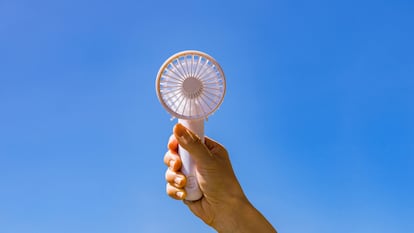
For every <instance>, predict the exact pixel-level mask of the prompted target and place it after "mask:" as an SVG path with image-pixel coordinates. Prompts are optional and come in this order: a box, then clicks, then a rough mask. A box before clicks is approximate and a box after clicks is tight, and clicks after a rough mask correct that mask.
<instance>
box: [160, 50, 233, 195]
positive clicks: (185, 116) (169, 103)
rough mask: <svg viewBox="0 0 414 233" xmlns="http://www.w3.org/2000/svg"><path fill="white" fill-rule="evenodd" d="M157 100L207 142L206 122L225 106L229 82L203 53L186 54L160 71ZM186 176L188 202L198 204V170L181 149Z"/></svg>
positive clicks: (180, 54)
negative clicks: (196, 201) (205, 137)
mask: <svg viewBox="0 0 414 233" xmlns="http://www.w3.org/2000/svg"><path fill="white" fill-rule="evenodd" d="M156 89H157V96H158V99H159V100H160V102H161V104H162V105H163V106H164V108H165V109H166V110H167V111H168V112H169V113H170V114H171V115H172V116H173V117H176V118H178V122H179V123H181V124H183V125H184V126H185V127H187V128H188V129H190V130H191V131H193V132H194V133H195V134H197V135H198V136H199V137H200V139H201V141H202V142H204V120H205V119H207V117H208V116H209V115H211V114H212V113H213V112H214V111H216V110H217V108H218V107H219V106H220V104H221V103H222V102H223V98H224V94H225V91H226V80H225V77H224V73H223V70H222V69H221V67H220V65H219V64H218V63H217V62H216V61H215V60H214V59H213V58H212V57H211V56H209V55H207V54H205V53H203V52H199V51H192V50H191V51H183V52H179V53H177V54H174V55H173V56H171V57H170V58H168V59H167V60H166V61H165V63H164V64H163V65H162V66H161V68H160V70H159V71H158V75H157V80H156ZM178 153H179V154H180V156H181V160H182V169H181V170H182V172H183V174H184V175H185V176H186V177H187V185H186V192H187V196H186V199H187V200H193V201H194V200H198V199H200V198H201V196H202V193H201V191H200V188H199V186H198V183H197V178H196V176H197V169H196V167H195V164H194V162H193V160H192V158H191V155H190V154H189V153H188V151H186V150H184V149H183V148H181V147H179V148H178Z"/></svg>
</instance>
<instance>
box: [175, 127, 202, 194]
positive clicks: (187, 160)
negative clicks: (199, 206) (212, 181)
mask: <svg viewBox="0 0 414 233" xmlns="http://www.w3.org/2000/svg"><path fill="white" fill-rule="evenodd" d="M178 123H181V124H182V125H183V126H185V127H186V128H188V129H189V130H191V131H192V132H193V133H195V134H197V136H198V137H200V139H201V142H203V143H204V119H201V120H183V119H178ZM178 154H179V155H180V157H181V161H182V167H181V172H182V173H183V174H184V175H185V176H186V178H187V184H186V186H185V191H186V193H187V195H186V197H185V199H186V200H189V201H196V200H199V199H201V197H202V196H203V193H202V192H201V190H200V187H199V185H198V180H197V168H196V165H195V161H194V159H193V158H192V157H191V154H190V153H189V152H188V151H186V150H185V149H184V148H182V147H181V146H178Z"/></svg>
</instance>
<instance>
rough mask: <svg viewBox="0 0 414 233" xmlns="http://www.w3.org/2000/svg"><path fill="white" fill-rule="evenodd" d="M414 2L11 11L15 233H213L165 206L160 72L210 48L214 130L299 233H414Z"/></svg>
mask: <svg viewBox="0 0 414 233" xmlns="http://www.w3.org/2000/svg"><path fill="white" fill-rule="evenodd" d="M413 12H414V2H412V1H403V0H393V1H369V0H363V1H353V0H351V1H327V0H325V1H319V0H317V1H301V0H293V1H278V0H277V1H270V0H269V1H266V0H257V1H218V0H212V1H189V0H187V1H150V0H142V1H128V0H118V1H97V0H96V1H80V0H72V1H68V0H66V1H65V0H64V1H52V0H49V1H46V0H38V1H29V0H0V232H2V233H39V232H41V233H74V232H76V233H91V232H97V233H98V232H99V233H115V232H116V233H133V232H151V233H164V232H177V233H178V232H179V233H190V232H191V233H194V232H199V233H207V232H214V231H213V230H212V229H211V228H209V227H207V226H205V225H204V224H203V223H202V222H201V221H200V220H198V219H197V218H196V217H195V216H193V215H192V214H191V213H190V211H189V210H188V209H187V208H186V206H185V205H183V204H182V203H181V202H179V201H174V200H172V199H170V198H169V197H168V196H167V195H166V194H165V180H164V172H165V169H166V167H165V166H164V164H163V156H164V153H165V152H166V144H167V140H168V137H169V136H170V134H171V131H172V127H173V125H174V124H175V122H176V121H171V120H170V117H171V116H170V115H169V114H168V113H167V112H166V111H165V110H164V109H163V108H162V106H161V104H160V103H159V101H158V99H157V97H156V93H155V85H154V84H155V78H156V74H157V72H158V69H159V67H160V66H161V65H162V63H163V62H164V61H165V60H166V59H167V58H168V57H169V56H171V55H172V54H174V53H176V52H179V51H182V50H187V49H196V50H201V51H204V52H206V53H208V54H210V55H212V56H213V57H214V58H215V59H216V60H217V61H218V62H219V63H220V65H221V66H222V68H223V70H224V72H225V74H226V79H227V92H226V96H225V99H224V102H223V104H222V106H221V107H220V109H219V110H218V111H217V112H216V113H215V114H214V115H213V116H211V117H210V118H209V120H208V122H207V123H206V126H205V127H206V134H207V135H208V136H210V137H212V138H214V139H216V140H218V141H219V142H221V143H222V144H223V145H225V146H226V148H227V149H228V151H229V153H230V157H231V159H232V162H233V166H234V169H235V172H236V175H237V177H238V178H239V180H240V183H241V184H242V186H243V188H244V191H245V193H246V195H247V196H248V198H249V199H250V200H251V202H252V203H253V204H254V205H255V206H256V207H257V208H258V209H259V210H260V211H262V213H263V214H264V215H265V216H266V217H267V218H268V219H269V221H270V222H272V223H273V225H274V226H275V227H276V228H277V229H278V230H279V232H281V233H282V232H283V233H296V232H310V233H312V232H315V233H316V232H318V233H321V232H327V233H331V232H336V233H345V232H346V233H348V232H352V233H367V232H376V233H385V232H387V233H388V232H394V233H396V232H401V233H403V232H404V233H405V232H414V222H413V218H414V199H413V196H414V185H413V180H414V169H413V167H414V108H413V101H414V46H413V41H414V30H413V23H414V14H413Z"/></svg>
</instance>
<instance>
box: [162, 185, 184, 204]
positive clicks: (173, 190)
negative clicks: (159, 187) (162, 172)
mask: <svg viewBox="0 0 414 233" xmlns="http://www.w3.org/2000/svg"><path fill="white" fill-rule="evenodd" d="M166 192H167V194H168V196H170V197H171V198H173V199H176V200H183V199H184V198H185V195H186V192H185V190H184V189H183V188H177V187H174V186H172V185H171V184H170V183H167V187H166Z"/></svg>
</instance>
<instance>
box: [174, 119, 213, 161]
mask: <svg viewBox="0 0 414 233" xmlns="http://www.w3.org/2000/svg"><path fill="white" fill-rule="evenodd" d="M173 132H174V136H175V138H176V139H177V141H178V143H179V145H180V146H182V147H183V148H184V149H185V150H187V151H188V152H189V153H190V154H191V156H192V157H193V159H194V160H195V161H196V162H197V163H206V162H209V161H211V159H212V156H211V153H210V151H209V150H208V148H207V147H206V145H204V143H202V142H201V139H200V138H199V137H198V136H197V135H196V134H194V133H193V132H191V130H189V129H187V128H186V127H184V126H183V125H182V124H179V123H178V124H176V125H175V127H174V130H173Z"/></svg>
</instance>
